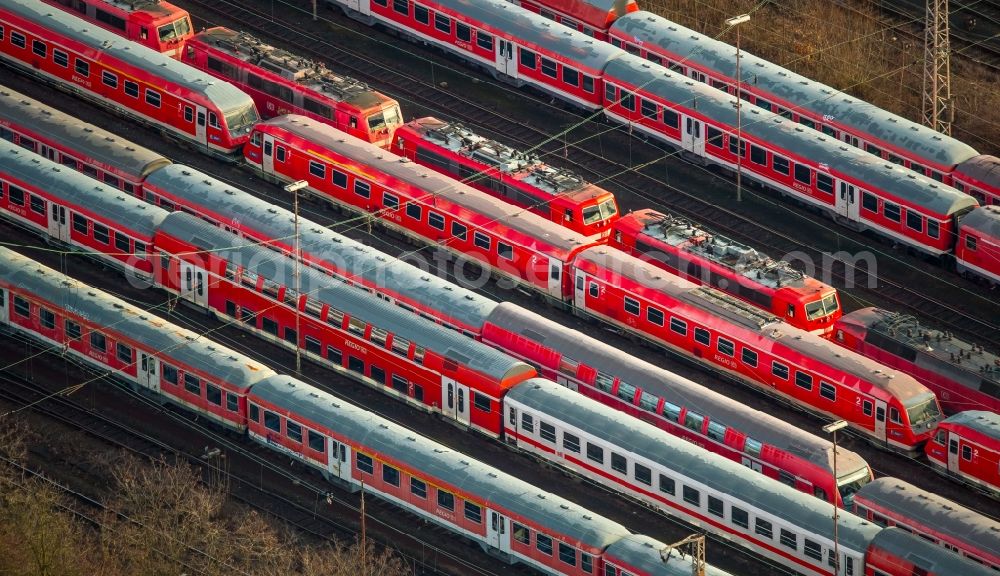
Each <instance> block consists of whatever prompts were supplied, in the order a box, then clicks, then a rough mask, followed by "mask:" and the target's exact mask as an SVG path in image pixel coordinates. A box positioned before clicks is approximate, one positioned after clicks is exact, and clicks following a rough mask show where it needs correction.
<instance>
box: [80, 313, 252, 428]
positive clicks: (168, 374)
mask: <svg viewBox="0 0 1000 576" xmlns="http://www.w3.org/2000/svg"><path fill="white" fill-rule="evenodd" d="M66 327H67V328H69V324H67V325H66ZM77 328H78V329H79V327H77ZM163 380H164V381H165V382H167V383H169V384H173V385H174V386H176V385H177V368H174V367H173V366H171V365H170V364H164V365H163ZM250 408H251V414H253V411H254V409H256V408H257V407H256V406H251V407H250ZM250 419H251V420H255V421H256V420H257V416H251V417H250Z"/></svg>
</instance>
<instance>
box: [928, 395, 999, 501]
mask: <svg viewBox="0 0 1000 576" xmlns="http://www.w3.org/2000/svg"><path fill="white" fill-rule="evenodd" d="M924 451H925V452H926V453H927V459H928V460H929V461H930V463H931V464H932V465H933V466H934V467H935V468H936V469H937V470H938V471H939V472H941V473H942V474H945V475H947V476H951V477H954V478H958V479H959V480H963V481H965V482H968V483H970V484H972V485H974V486H978V487H979V488H981V489H983V490H986V491H987V492H990V493H992V494H994V495H998V496H1000V415H998V414H997V413H995V412H986V411H982V410H969V411H968V412H959V413H958V414H955V415H953V416H949V417H948V418H947V419H946V420H944V421H943V422H941V424H939V425H938V429H937V432H936V433H935V434H934V437H933V438H931V440H930V441H929V442H927V446H925V447H924Z"/></svg>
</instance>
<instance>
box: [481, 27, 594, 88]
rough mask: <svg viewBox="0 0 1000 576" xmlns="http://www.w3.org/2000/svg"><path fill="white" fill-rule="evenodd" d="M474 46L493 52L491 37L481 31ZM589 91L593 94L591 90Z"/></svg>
mask: <svg viewBox="0 0 1000 576" xmlns="http://www.w3.org/2000/svg"><path fill="white" fill-rule="evenodd" d="M476 45H477V46H479V47H480V48H482V49H483V50H493V36H491V35H489V34H487V33H486V32H483V31H482V30H476ZM590 91H591V92H593V91H594V90H593V88H591V90H590Z"/></svg>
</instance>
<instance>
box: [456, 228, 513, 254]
mask: <svg viewBox="0 0 1000 576" xmlns="http://www.w3.org/2000/svg"><path fill="white" fill-rule="evenodd" d="M441 227H442V228H444V223H442V224H441ZM497 254H499V255H500V257H501V258H506V259H507V260H513V259H514V247H513V246H511V245H510V244H506V243H504V242H500V241H497Z"/></svg>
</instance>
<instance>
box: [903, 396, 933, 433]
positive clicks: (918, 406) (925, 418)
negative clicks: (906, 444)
mask: <svg viewBox="0 0 1000 576" xmlns="http://www.w3.org/2000/svg"><path fill="white" fill-rule="evenodd" d="M907 404H908V405H907V406H906V415H907V417H908V418H909V419H910V427H911V428H912V429H913V430H914V431H916V429H917V427H918V426H921V425H923V424H925V423H926V427H927V428H931V427H932V426H933V425H934V423H935V422H937V420H938V419H939V418H940V417H941V412H940V410H938V405H937V400H936V399H935V397H934V395H933V394H921V395H920V396H917V397H915V398H913V399H911V400H910V402H908V403H907Z"/></svg>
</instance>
